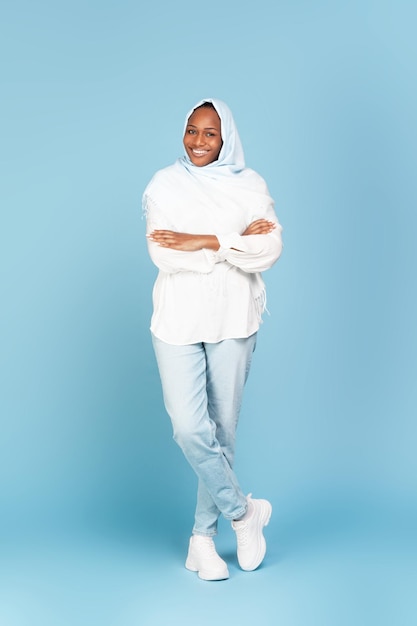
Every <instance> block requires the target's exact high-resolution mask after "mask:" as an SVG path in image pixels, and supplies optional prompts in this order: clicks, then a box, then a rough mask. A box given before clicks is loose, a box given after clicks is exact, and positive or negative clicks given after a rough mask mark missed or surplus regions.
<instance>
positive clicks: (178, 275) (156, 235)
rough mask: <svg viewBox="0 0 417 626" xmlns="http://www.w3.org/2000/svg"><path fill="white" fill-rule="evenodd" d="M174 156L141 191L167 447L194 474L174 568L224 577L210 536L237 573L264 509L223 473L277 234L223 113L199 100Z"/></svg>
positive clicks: (259, 182)
mask: <svg viewBox="0 0 417 626" xmlns="http://www.w3.org/2000/svg"><path fill="white" fill-rule="evenodd" d="M183 143H184V148H185V152H186V156H184V157H182V158H181V159H178V161H177V162H176V163H175V164H174V165H171V166H170V167H167V168H165V169H163V170H161V171H159V172H157V173H156V174H155V176H154V177H153V179H152V180H151V182H150V183H149V185H148V186H147V188H146V190H145V193H144V209H145V212H146V215H147V237H148V247H149V254H150V256H151V258H152V260H153V262H154V263H155V265H156V266H157V267H158V269H159V274H158V277H157V280H156V283H155V287H154V291H153V302H154V312H153V316H152V322H151V331H152V340H153V345H154V349H155V354H156V359H157V362H158V368H159V373H160V377H161V382H162V389H163V395H164V402H165V407H166V410H167V412H168V414H169V416H170V418H171V421H172V426H173V431H174V439H175V441H176V442H177V443H178V445H179V446H180V447H181V449H182V451H183V453H184V455H185V457H186V459H187V460H188V462H189V463H190V465H191V467H192V468H193V470H194V471H195V473H196V474H197V476H198V494H197V507H196V512H195V523H194V528H193V534H192V537H191V539H190V545H189V552H188V556H187V560H186V563H185V565H186V567H187V569H189V570H191V571H194V572H198V575H199V576H200V578H203V579H204V580H223V579H225V578H228V576H229V572H228V568H227V565H226V563H225V561H223V559H221V558H220V556H219V555H218V554H217V552H216V549H215V546H214V542H213V536H214V535H215V534H216V532H217V522H218V519H219V517H220V515H223V516H224V517H225V518H226V519H228V520H230V521H231V522H232V527H233V529H234V530H235V532H236V538H237V556H238V561H239V564H240V566H241V567H242V569H244V570H254V569H256V568H257V567H258V566H259V565H260V564H261V562H262V560H263V558H264V556H265V552H266V544H265V538H264V536H263V528H264V526H266V525H267V524H268V522H269V518H270V516H271V510H272V507H271V504H270V503H269V502H268V501H267V500H262V499H257V500H255V499H252V498H251V496H247V497H246V496H245V495H244V493H243V492H242V489H241V487H240V485H239V482H238V479H237V477H236V475H235V472H234V470H233V462H234V450H235V433H236V426H237V422H238V418H239V412H240V406H241V399H242V394H243V389H244V386H245V383H246V379H247V377H248V373H249V369H250V365H251V360H252V354H253V351H254V349H255V345H256V335H257V331H258V328H259V325H260V323H261V317H262V312H263V310H264V307H265V285H264V283H263V280H262V277H261V272H262V271H264V270H267V269H269V268H270V267H271V266H272V265H273V264H274V263H275V261H276V260H277V259H278V257H279V256H280V254H281V250H282V242H281V226H280V225H279V223H278V220H277V218H276V215H275V213H274V209H273V200H272V198H271V197H270V195H269V192H268V189H267V187H266V184H265V182H264V180H263V179H262V178H261V177H260V176H259V175H258V174H257V173H256V172H254V171H253V170H250V169H248V168H246V167H245V162H244V156H243V149H242V146H241V143H240V139H239V135H238V133H237V130H236V126H235V123H234V120H233V117H232V114H231V112H230V110H229V108H228V107H227V106H226V105H225V104H224V103H223V102H221V101H220V100H209V101H203V102H199V103H198V104H197V105H196V107H195V108H194V109H193V110H192V111H191V112H190V113H189V114H188V116H187V118H186V122H185V130H184V139H183Z"/></svg>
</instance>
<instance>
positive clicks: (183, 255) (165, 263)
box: [144, 198, 224, 274]
mask: <svg viewBox="0 0 417 626" xmlns="http://www.w3.org/2000/svg"><path fill="white" fill-rule="evenodd" d="M144 209H145V213H146V233H147V234H149V233H151V232H152V231H153V230H155V229H164V230H175V228H173V226H172V225H171V224H167V223H166V221H165V220H163V219H161V216H160V215H159V212H158V210H157V208H156V207H155V205H154V204H153V202H152V200H151V199H150V198H145V199H144ZM147 241H148V251H149V256H150V257H151V259H152V262H153V263H154V264H155V265H156V266H157V267H158V269H160V270H161V271H162V272H166V273H167V274H175V273H177V272H184V271H189V272H198V273H201V274H209V273H210V272H212V271H213V269H214V267H215V265H216V263H219V262H220V261H223V260H224V259H223V257H222V255H221V254H219V252H214V251H213V250H208V249H203V250H196V251H194V252H185V251H183V250H171V249H169V248H163V247H162V246H159V245H158V244H157V243H155V242H154V241H150V240H149V239H148V240H147Z"/></svg>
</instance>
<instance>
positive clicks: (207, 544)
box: [200, 537, 217, 556]
mask: <svg viewBox="0 0 417 626" xmlns="http://www.w3.org/2000/svg"><path fill="white" fill-rule="evenodd" d="M200 541H201V539H200ZM201 546H202V548H203V549H204V550H205V551H207V556H217V552H216V548H215V545H214V542H213V540H212V539H210V537H204V541H201Z"/></svg>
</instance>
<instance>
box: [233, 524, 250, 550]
mask: <svg viewBox="0 0 417 626" xmlns="http://www.w3.org/2000/svg"><path fill="white" fill-rule="evenodd" d="M238 524H239V526H237V525H236V526H235V531H236V536H237V540H238V543H239V545H240V546H246V545H247V543H248V524H247V523H246V522H238Z"/></svg>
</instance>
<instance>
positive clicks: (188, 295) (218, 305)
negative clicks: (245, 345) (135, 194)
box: [146, 198, 282, 345]
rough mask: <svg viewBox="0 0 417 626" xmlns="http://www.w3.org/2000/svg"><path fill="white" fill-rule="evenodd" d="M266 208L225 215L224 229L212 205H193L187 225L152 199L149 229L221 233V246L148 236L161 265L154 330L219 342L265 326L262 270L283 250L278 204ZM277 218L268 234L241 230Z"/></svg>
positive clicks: (167, 336) (162, 335) (176, 338)
mask: <svg viewBox="0 0 417 626" xmlns="http://www.w3.org/2000/svg"><path fill="white" fill-rule="evenodd" d="M263 213H264V214H259V213H258V214H257V215H253V214H249V212H247V214H246V215H245V211H244V210H242V212H241V213H240V214H239V215H236V213H233V214H232V215H230V216H229V215H225V218H226V219H225V225H224V232H219V224H218V221H216V223H215V220H214V219H213V222H212V223H210V221H211V220H210V216H209V215H207V212H206V211H204V212H203V211H202V212H201V214H199V212H198V211H195V212H194V211H193V215H192V219H191V222H192V223H190V224H189V226H188V227H187V230H185V229H184V228H182V229H181V230H179V228H173V225H172V224H171V223H169V224H167V223H166V218H164V216H163V214H162V212H161V211H159V210H158V208H157V206H156V205H154V204H153V203H152V202H151V200H150V199H149V198H148V199H147V206H146V214H147V233H150V232H152V231H153V230H155V229H167V230H177V231H178V232H190V233H194V234H215V235H216V236H217V238H218V240H219V243H220V249H219V250H218V251H217V252H213V251H212V250H208V249H203V250H197V251H195V252H183V251H179V250H171V249H169V248H164V247H161V246H159V245H158V244H156V243H155V242H152V241H150V240H148V248H149V254H150V257H151V259H152V261H153V262H154V263H155V265H156V266H157V267H158V268H159V273H158V276H157V279H156V282H155V285H154V289H153V315H152V320H151V331H152V333H153V334H154V335H155V336H156V337H158V339H161V340H162V341H165V342H167V343H170V344H175V345H185V344H191V343H198V342H207V343H216V342H218V341H222V340H223V339H232V338H244V337H249V336H250V335H252V334H253V333H254V332H256V331H257V330H258V328H259V325H260V324H261V322H262V319H261V316H262V312H263V311H264V309H265V302H266V297H265V285H264V282H263V280H262V276H261V272H263V271H265V270H267V269H269V268H270V267H271V266H272V265H273V264H274V263H275V261H277V259H278V258H279V256H280V254H281V251H282V239H281V231H282V227H281V225H280V224H279V222H278V220H277V217H276V215H275V212H274V209H273V206H272V204H271V205H270V206H269V207H268V208H267V209H266V210H265V211H264V212H263ZM260 218H265V219H267V220H270V221H272V222H274V223H275V224H276V226H275V228H274V230H273V231H272V232H271V233H270V234H268V235H245V236H241V235H240V234H239V232H243V231H244V230H245V228H246V227H247V226H248V225H249V224H250V223H252V222H253V221H254V220H255V219H260Z"/></svg>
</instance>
